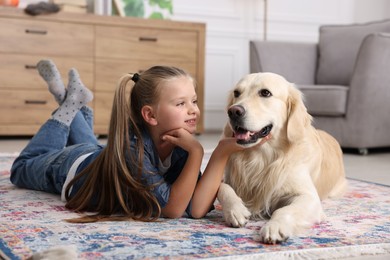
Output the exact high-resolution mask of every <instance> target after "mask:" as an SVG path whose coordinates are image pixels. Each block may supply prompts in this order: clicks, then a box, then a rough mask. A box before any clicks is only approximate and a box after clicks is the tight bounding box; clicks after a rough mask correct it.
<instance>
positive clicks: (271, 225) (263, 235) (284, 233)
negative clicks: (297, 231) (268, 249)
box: [258, 220, 293, 244]
mask: <svg viewBox="0 0 390 260" xmlns="http://www.w3.org/2000/svg"><path fill="white" fill-rule="evenodd" d="M292 235H293V230H292V228H291V227H290V226H288V225H286V224H283V223H280V222H278V221H272V220H271V221H268V222H267V223H266V224H265V225H264V226H263V227H262V228H261V229H260V233H259V238H258V239H259V240H260V241H261V242H263V243H266V244H278V243H281V242H284V241H286V240H287V239H288V238H289V237H290V236H292Z"/></svg>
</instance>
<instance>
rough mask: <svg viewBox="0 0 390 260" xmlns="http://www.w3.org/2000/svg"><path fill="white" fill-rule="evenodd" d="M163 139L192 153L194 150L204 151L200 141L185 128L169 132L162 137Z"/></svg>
mask: <svg viewBox="0 0 390 260" xmlns="http://www.w3.org/2000/svg"><path fill="white" fill-rule="evenodd" d="M161 139H162V140H163V141H166V142H169V143H171V144H174V145H177V146H180V147H181V148H183V149H184V150H186V151H187V152H190V151H192V150H193V149H201V150H202V151H203V147H202V145H201V144H200V143H199V141H198V140H196V138H195V137H194V136H193V135H192V134H191V133H190V132H188V131H187V130H185V129H184V128H178V129H174V130H171V131H168V132H166V133H165V134H164V135H163V136H162V138H161Z"/></svg>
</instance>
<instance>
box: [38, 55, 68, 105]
mask: <svg viewBox="0 0 390 260" xmlns="http://www.w3.org/2000/svg"><path fill="white" fill-rule="evenodd" d="M37 69H38V71H39V75H41V77H42V78H43V79H44V80H45V81H46V83H47V84H48V87H49V91H50V93H52V94H53V96H54V98H55V99H56V101H57V103H58V104H60V105H61V104H62V102H64V99H65V96H66V89H65V86H64V83H63V82H62V78H61V74H60V72H59V71H58V69H57V67H56V65H55V64H54V62H53V61H51V60H41V61H39V62H38V64H37Z"/></svg>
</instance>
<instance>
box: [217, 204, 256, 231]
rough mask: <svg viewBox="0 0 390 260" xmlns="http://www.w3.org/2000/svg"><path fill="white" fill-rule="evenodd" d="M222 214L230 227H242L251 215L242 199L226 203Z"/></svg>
mask: <svg viewBox="0 0 390 260" xmlns="http://www.w3.org/2000/svg"><path fill="white" fill-rule="evenodd" d="M223 215H224V218H225V221H226V222H227V224H228V225H230V226H232V227H244V226H245V225H246V223H248V220H249V218H250V216H251V213H250V211H249V210H248V209H247V208H246V207H245V205H244V204H243V203H242V201H239V202H236V203H232V204H230V205H226V206H225V207H224V208H223Z"/></svg>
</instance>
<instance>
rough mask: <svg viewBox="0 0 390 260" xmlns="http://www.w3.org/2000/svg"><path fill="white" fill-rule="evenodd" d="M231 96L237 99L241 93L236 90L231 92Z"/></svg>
mask: <svg viewBox="0 0 390 260" xmlns="http://www.w3.org/2000/svg"><path fill="white" fill-rule="evenodd" d="M233 95H234V97H235V98H238V97H239V96H240V95H241V92H240V91H238V90H234V91H233Z"/></svg>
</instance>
